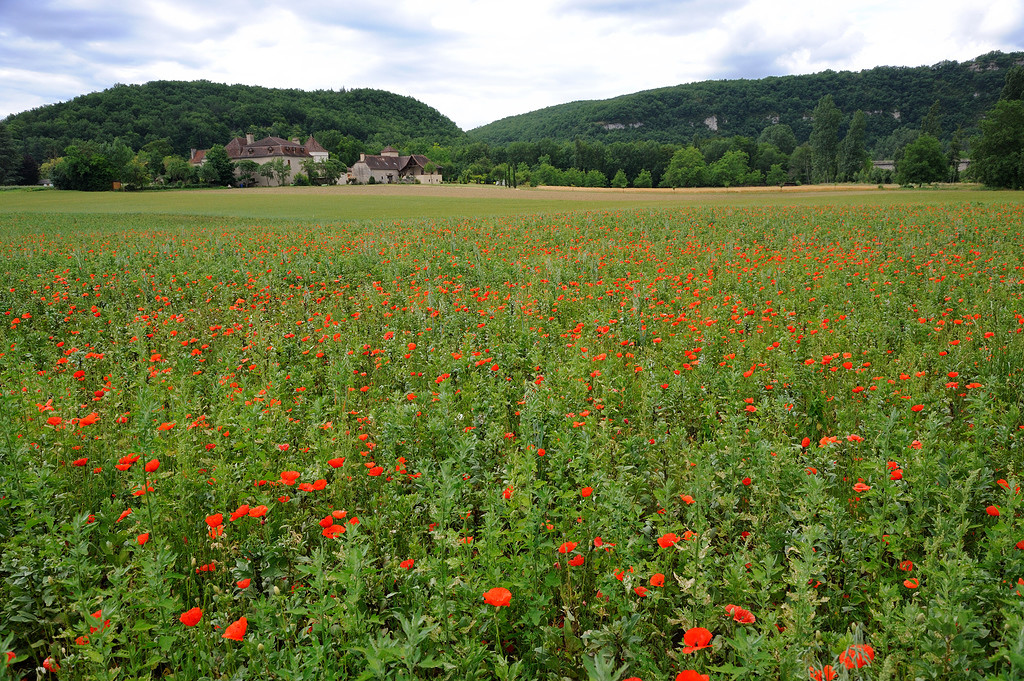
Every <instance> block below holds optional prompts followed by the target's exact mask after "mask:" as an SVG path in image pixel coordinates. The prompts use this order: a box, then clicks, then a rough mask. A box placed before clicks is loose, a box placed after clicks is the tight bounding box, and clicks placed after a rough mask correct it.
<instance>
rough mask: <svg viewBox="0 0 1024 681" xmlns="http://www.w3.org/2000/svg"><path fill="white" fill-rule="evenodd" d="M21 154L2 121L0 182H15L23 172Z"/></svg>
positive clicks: (0, 134)
mask: <svg viewBox="0 0 1024 681" xmlns="http://www.w3.org/2000/svg"><path fill="white" fill-rule="evenodd" d="M20 165H21V154H20V153H19V152H18V149H17V147H16V146H15V144H14V139H13V138H12V137H11V133H10V131H9V130H8V129H7V126H6V125H4V123H3V122H2V121H0V184H14V183H15V182H17V181H18V179H19V177H20V175H21V173H20V172H19V166H20Z"/></svg>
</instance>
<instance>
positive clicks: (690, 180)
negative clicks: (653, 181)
mask: <svg viewBox="0 0 1024 681" xmlns="http://www.w3.org/2000/svg"><path fill="white" fill-rule="evenodd" d="M707 181H708V176H707V163H706V162H705V160H704V155H703V154H701V152H700V151H699V150H698V149H697V148H696V147H692V146H690V147H684V148H682V149H680V150H679V151H677V152H676V153H675V154H673V155H672V160H671V161H670V162H669V164H668V168H667V169H666V170H665V174H664V175H663V176H662V178H661V183H660V186H662V187H701V186H704V184H705V183H706V182H707Z"/></svg>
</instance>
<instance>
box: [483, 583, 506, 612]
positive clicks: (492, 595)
mask: <svg viewBox="0 0 1024 681" xmlns="http://www.w3.org/2000/svg"><path fill="white" fill-rule="evenodd" d="M511 602H512V592H511V591H509V590H508V589H504V588H502V587H500V586H498V587H495V588H493V589H489V590H488V591H485V592H484V603H486V604H487V605H493V606H494V607H496V608H501V607H508V605H509V604H510V603H511Z"/></svg>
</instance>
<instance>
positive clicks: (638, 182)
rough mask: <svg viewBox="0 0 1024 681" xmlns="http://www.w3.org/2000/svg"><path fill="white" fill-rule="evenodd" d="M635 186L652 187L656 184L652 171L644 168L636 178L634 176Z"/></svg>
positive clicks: (641, 187) (640, 187) (639, 187)
mask: <svg viewBox="0 0 1024 681" xmlns="http://www.w3.org/2000/svg"><path fill="white" fill-rule="evenodd" d="M633 186H634V187H637V188H638V189H650V188H651V187H653V186H654V181H653V178H652V177H651V171H649V170H647V169H646V168H644V169H643V170H641V171H640V172H639V173H638V174H637V176H636V177H635V178H633Z"/></svg>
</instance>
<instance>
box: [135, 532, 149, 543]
mask: <svg viewBox="0 0 1024 681" xmlns="http://www.w3.org/2000/svg"><path fill="white" fill-rule="evenodd" d="M135 541H137V542H139V546H145V545H146V542H148V541H149V532H143V533H142V534H140V535H139V536H138V537H136V538H135Z"/></svg>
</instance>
